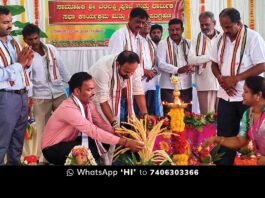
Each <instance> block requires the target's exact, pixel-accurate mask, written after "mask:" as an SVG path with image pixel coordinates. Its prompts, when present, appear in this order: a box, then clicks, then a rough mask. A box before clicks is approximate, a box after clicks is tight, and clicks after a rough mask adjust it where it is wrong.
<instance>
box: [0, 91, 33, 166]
mask: <svg viewBox="0 0 265 198" xmlns="http://www.w3.org/2000/svg"><path fill="white" fill-rule="evenodd" d="M27 124H28V95H27V93H23V94H17V93H13V92H5V91H1V92H0V165H3V164H4V157H5V155H6V154H7V164H8V165H19V164H20V157H21V154H22V150H23V144H24V138H25V132H26V127H27Z"/></svg>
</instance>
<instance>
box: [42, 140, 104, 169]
mask: <svg viewBox="0 0 265 198" xmlns="http://www.w3.org/2000/svg"><path fill="white" fill-rule="evenodd" d="M81 143H82V137H81V136H78V137H77V138H76V139H75V140H73V141H69V142H60V143H58V144H55V145H53V146H50V147H47V148H45V149H43V150H42V153H43V155H44V157H45V159H46V160H47V161H48V162H50V163H52V164H55V165H64V163H65V160H66V158H67V156H68V154H69V153H70V151H71V150H72V148H74V147H75V146H78V145H81ZM89 149H90V150H91V153H92V155H93V157H94V158H95V160H96V161H97V160H98V159H99V157H100V156H99V154H98V151H97V147H96V144H95V141H94V140H93V139H91V138H89Z"/></svg>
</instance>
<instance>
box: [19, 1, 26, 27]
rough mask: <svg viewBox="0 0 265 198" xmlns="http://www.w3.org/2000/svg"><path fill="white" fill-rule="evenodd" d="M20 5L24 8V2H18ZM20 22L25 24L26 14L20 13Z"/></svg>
mask: <svg viewBox="0 0 265 198" xmlns="http://www.w3.org/2000/svg"><path fill="white" fill-rule="evenodd" d="M20 5H22V6H24V7H25V0H20ZM21 22H22V23H26V14H25V12H23V13H21Z"/></svg>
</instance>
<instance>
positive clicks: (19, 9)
mask: <svg viewBox="0 0 265 198" xmlns="http://www.w3.org/2000/svg"><path fill="white" fill-rule="evenodd" d="M6 8H7V9H8V10H9V11H10V12H11V15H12V16H16V15H19V14H21V13H23V12H25V8H24V7H23V6H21V5H7V6H6ZM13 24H14V26H15V27H16V28H17V29H16V30H13V31H12V32H11V35H12V36H18V35H22V30H23V28H24V27H25V26H26V25H27V24H29V22H26V23H22V22H20V21H15V22H14V23H13ZM40 37H41V38H48V36H47V34H46V33H45V32H43V31H42V30H41V32H40Z"/></svg>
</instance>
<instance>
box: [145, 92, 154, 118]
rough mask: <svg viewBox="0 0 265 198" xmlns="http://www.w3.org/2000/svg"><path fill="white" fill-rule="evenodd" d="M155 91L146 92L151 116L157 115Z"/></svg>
mask: <svg viewBox="0 0 265 198" xmlns="http://www.w3.org/2000/svg"><path fill="white" fill-rule="evenodd" d="M155 93H156V91H155V90H148V91H147V92H145V99H146V106H147V110H148V114H149V115H156V98H155Z"/></svg>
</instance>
